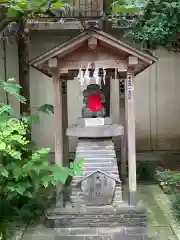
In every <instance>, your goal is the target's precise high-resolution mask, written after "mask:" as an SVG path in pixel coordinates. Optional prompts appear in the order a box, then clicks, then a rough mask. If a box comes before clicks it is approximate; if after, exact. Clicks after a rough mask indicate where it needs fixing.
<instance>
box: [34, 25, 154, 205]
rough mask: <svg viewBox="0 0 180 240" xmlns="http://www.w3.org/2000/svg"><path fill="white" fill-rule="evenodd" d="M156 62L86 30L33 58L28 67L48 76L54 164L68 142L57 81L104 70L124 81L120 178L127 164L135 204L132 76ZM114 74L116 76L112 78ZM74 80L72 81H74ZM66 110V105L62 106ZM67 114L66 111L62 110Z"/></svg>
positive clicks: (132, 199)
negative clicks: (51, 89)
mask: <svg viewBox="0 0 180 240" xmlns="http://www.w3.org/2000/svg"><path fill="white" fill-rule="evenodd" d="M156 60H157V59H156V58H155V57H153V56H152V55H149V54H147V53H145V52H142V51H140V50H138V49H135V48H133V47H131V46H130V45H128V44H126V43H124V42H122V41H120V40H117V39H116V38H114V37H112V36H111V35H109V34H107V33H105V32H103V31H99V30H92V29H91V30H87V31H83V32H81V33H79V34H78V35H77V36H76V37H74V38H72V39H70V40H68V41H66V42H63V43H61V44H59V45H58V46H56V47H54V48H53V49H51V50H49V51H48V52H46V53H44V54H42V55H41V56H39V57H37V58H35V59H33V60H32V61H31V62H30V65H31V66H32V67H34V68H36V69H37V70H39V71H41V72H42V73H44V74H46V75H47V76H49V77H51V79H52V84H53V96H54V124H55V133H54V136H55V162H56V163H57V164H58V165H60V166H62V165H63V164H64V163H63V162H62V160H63V159H65V158H67V153H68V147H67V146H68V142H67V141H68V140H67V138H66V137H65V136H64V135H63V132H64V130H63V126H62V119H63V117H64V114H63V112H64V109H63V108H65V106H64V105H62V92H61V91H60V81H61V79H63V80H73V79H74V77H77V73H78V69H79V68H80V67H81V68H82V69H86V67H87V65H88V64H90V66H89V68H90V69H91V70H94V69H96V68H98V69H102V70H103V69H104V70H105V71H106V74H107V75H108V76H111V79H112V81H113V78H115V77H116V78H118V79H120V78H125V79H126V80H125V126H124V135H123V136H122V138H121V143H119V144H121V175H122V176H125V175H126V161H128V182H129V203H130V205H132V204H134V203H135V198H134V196H135V195H136V146H135V106H134V90H135V89H134V77H135V76H136V75H137V74H139V73H140V72H142V71H143V70H144V69H146V68H147V67H149V66H150V65H151V64H153V63H154V62H155V61H156ZM114 72H116V73H117V76H115V75H114ZM74 81H75V80H74ZM66 107H67V106H66ZM66 111H67V109H66Z"/></svg>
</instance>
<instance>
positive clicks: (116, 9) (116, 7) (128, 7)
mask: <svg viewBox="0 0 180 240" xmlns="http://www.w3.org/2000/svg"><path fill="white" fill-rule="evenodd" d="M110 9H111V12H112V13H113V14H117V13H139V12H140V11H141V8H140V6H139V5H138V4H137V3H135V2H134V1H128V0H117V1H113V3H112V4H111V5H110Z"/></svg>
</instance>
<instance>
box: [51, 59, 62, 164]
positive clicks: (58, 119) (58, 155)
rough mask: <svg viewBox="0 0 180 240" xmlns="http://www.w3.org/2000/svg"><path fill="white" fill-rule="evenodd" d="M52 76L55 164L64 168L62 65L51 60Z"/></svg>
mask: <svg viewBox="0 0 180 240" xmlns="http://www.w3.org/2000/svg"><path fill="white" fill-rule="evenodd" d="M49 66H50V72H51V74H52V84H53V98H54V147H55V163H56V164H57V165H59V166H60V167H62V166H63V133H62V91H61V87H60V86H61V85H60V71H59V69H60V63H59V61H58V62H56V60H53V59H51V60H50V61H49Z"/></svg>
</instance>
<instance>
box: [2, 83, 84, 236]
mask: <svg viewBox="0 0 180 240" xmlns="http://www.w3.org/2000/svg"><path fill="white" fill-rule="evenodd" d="M0 87H1V88H3V89H4V91H6V92H8V93H10V94H12V95H14V96H15V97H16V99H18V100H19V101H20V102H22V103H24V104H25V102H26V99H25V98H24V97H22V96H20V95H19V93H18V91H19V89H20V86H19V85H18V84H16V83H15V81H14V79H9V80H8V81H7V82H3V81H1V82H0ZM44 106H45V107H41V108H40V110H43V112H47V108H48V105H47V104H46V105H44ZM51 110H52V109H51ZM37 119H38V116H27V117H21V118H18V117H15V113H14V111H13V109H12V107H11V106H9V105H7V104H4V103H1V104H0V173H1V174H0V207H1V209H0V210H1V213H0V228H4V226H6V225H7V224H5V223H6V222H8V221H10V219H11V218H12V217H14V216H16V217H17V215H19V216H20V215H22V213H25V212H26V215H28V214H27V212H28V211H29V213H31V212H32V209H33V201H35V200H36V199H37V197H38V196H39V194H40V192H42V191H43V190H44V189H45V188H48V187H50V186H53V185H56V184H57V183H58V182H61V183H63V184H64V183H65V182H66V180H67V178H68V176H69V175H72V176H73V175H74V173H75V172H77V171H81V164H82V163H83V161H82V160H77V159H75V161H74V162H72V163H71V165H70V167H69V168H68V167H59V166H57V165H56V164H51V163H49V161H48V154H49V152H50V149H49V148H41V149H38V148H37V146H36V144H34V143H33V142H31V141H30V140H29V137H28V132H29V127H30V124H31V123H32V122H33V121H34V120H36V121H37ZM27 203H28V204H27ZM35 206H38V203H37V201H36V204H35V205H34V208H36V207H35ZM30 215H31V214H30ZM22 218H23V217H22ZM0 231H1V233H3V234H2V236H1V235H0V236H1V239H2V240H4V239H7V236H6V234H5V230H3V229H0Z"/></svg>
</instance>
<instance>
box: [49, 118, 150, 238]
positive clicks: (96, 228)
mask: <svg viewBox="0 0 180 240" xmlns="http://www.w3.org/2000/svg"><path fill="white" fill-rule="evenodd" d="M66 133H67V135H68V136H75V137H78V138H79V140H78V144H77V147H76V158H83V159H84V160H85V163H84V165H83V174H82V175H76V176H74V177H73V179H72V182H71V184H70V186H69V187H68V188H67V189H68V193H69V197H68V198H66V200H67V202H66V203H65V205H64V208H58V207H56V208H54V209H51V210H50V211H48V213H47V215H46V216H47V221H46V223H47V226H49V227H53V228H61V229H63V230H62V235H61V236H68V237H69V238H68V239H72V240H73V239H74V238H73V237H75V236H78V237H80V236H83V237H84V238H85V239H86V238H87V239H89V238H88V237H90V239H96V238H97V239H107V237H109V238H108V239H109V240H110V239H111V240H116V239H120V237H122V231H123V233H125V232H126V231H127V229H131V228H133V229H136V228H137V226H138V227H141V230H142V229H143V231H145V229H146V228H145V227H146V225H147V216H146V213H145V211H144V210H143V209H139V208H137V207H130V206H128V204H127V203H124V202H123V199H122V188H121V180H120V178H119V172H118V166H117V158H116V152H115V149H114V143H113V141H112V137H113V136H119V135H123V133H124V128H123V126H120V125H115V124H112V120H111V118H99V119H98V118H94V119H88V118H80V119H78V121H77V123H76V124H75V125H74V126H72V127H70V128H68V129H67V132H66ZM63 234H64V235H63ZM128 240H129V239H128Z"/></svg>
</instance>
